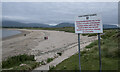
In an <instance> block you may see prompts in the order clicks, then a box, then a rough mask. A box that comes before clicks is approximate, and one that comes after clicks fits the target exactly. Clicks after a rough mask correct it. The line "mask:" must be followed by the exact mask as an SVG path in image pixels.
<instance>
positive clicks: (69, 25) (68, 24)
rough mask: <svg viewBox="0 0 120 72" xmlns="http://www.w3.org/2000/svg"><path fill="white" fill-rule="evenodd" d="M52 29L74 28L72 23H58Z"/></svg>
mask: <svg viewBox="0 0 120 72" xmlns="http://www.w3.org/2000/svg"><path fill="white" fill-rule="evenodd" d="M54 27H74V23H67V22H63V23H60V24H58V25H56V26H54Z"/></svg>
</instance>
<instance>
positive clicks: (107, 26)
mask: <svg viewBox="0 0 120 72" xmlns="http://www.w3.org/2000/svg"><path fill="white" fill-rule="evenodd" d="M54 27H74V23H67V22H63V23H60V24H58V25H56V26H54ZM103 28H104V29H107V28H118V26H117V25H108V24H103Z"/></svg>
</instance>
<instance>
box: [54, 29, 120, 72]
mask: <svg viewBox="0 0 120 72" xmlns="http://www.w3.org/2000/svg"><path fill="white" fill-rule="evenodd" d="M119 35H120V34H119V33H118V32H117V30H105V34H104V35H102V36H101V37H102V39H101V56H102V70H118V60H119V58H118V56H120V53H119V52H118V37H119ZM88 49H89V50H88ZM78 58H79V57H78V54H75V55H73V56H71V57H70V58H68V59H66V60H64V61H63V62H61V63H60V64H58V65H57V66H56V67H54V68H53V70H79V59H78ZM81 69H82V70H99V49H98V41H95V42H93V43H91V44H90V45H88V46H86V50H84V51H82V52H81Z"/></svg>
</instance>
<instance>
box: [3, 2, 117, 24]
mask: <svg viewBox="0 0 120 72" xmlns="http://www.w3.org/2000/svg"><path fill="white" fill-rule="evenodd" d="M2 12H3V18H4V19H12V20H20V21H24V22H26V21H27V22H37V23H50V24H56V23H60V22H74V20H75V17H76V16H78V15H83V14H90V13H101V14H102V17H103V18H102V19H103V23H106V24H108V23H114V24H117V20H118V19H117V16H118V15H117V12H118V7H117V2H59V3H58V2H4V3H3V4H2Z"/></svg>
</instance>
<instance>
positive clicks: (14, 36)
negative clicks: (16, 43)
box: [2, 28, 30, 41]
mask: <svg viewBox="0 0 120 72" xmlns="http://www.w3.org/2000/svg"><path fill="white" fill-rule="evenodd" d="M3 29H7V30H16V31H20V32H21V33H19V34H15V35H12V36H8V37H5V38H2V41H5V40H8V39H12V38H16V37H20V36H24V34H29V33H30V32H29V31H26V30H23V29H12V28H3Z"/></svg>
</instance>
